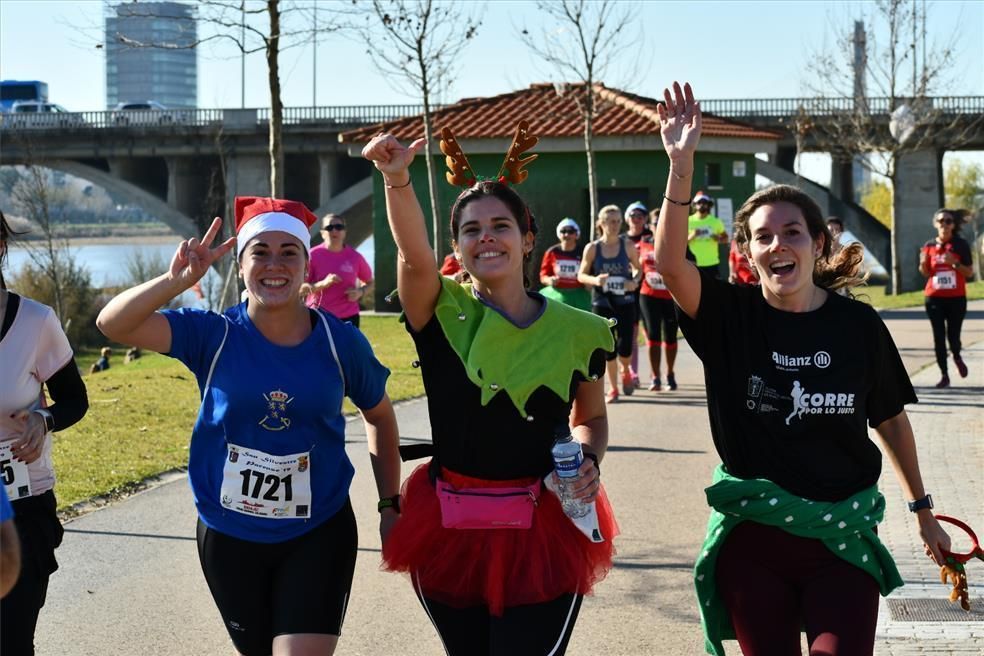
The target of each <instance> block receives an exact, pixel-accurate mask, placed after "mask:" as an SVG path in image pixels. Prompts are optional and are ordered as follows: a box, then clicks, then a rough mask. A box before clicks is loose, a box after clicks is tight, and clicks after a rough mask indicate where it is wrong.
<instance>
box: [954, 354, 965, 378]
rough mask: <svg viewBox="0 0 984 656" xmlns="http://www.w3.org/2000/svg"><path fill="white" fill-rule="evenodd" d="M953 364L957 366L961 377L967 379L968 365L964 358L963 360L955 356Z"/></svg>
mask: <svg viewBox="0 0 984 656" xmlns="http://www.w3.org/2000/svg"><path fill="white" fill-rule="evenodd" d="M953 362H954V363H955V364H956V365H957V371H958V372H959V373H960V377H961V378H966V377H967V365H966V364H965V363H964V361H963V358H961V357H960V355H954V356H953Z"/></svg>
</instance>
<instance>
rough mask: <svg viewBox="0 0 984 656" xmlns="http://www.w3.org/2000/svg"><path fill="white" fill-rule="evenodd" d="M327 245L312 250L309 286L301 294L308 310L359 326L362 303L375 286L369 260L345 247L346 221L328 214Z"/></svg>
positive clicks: (324, 230) (325, 221) (325, 220)
mask: <svg viewBox="0 0 984 656" xmlns="http://www.w3.org/2000/svg"><path fill="white" fill-rule="evenodd" d="M321 236H322V238H324V242H323V243H321V244H319V245H318V246H315V247H314V248H312V249H311V264H310V266H309V267H308V275H307V283H306V284H305V285H302V286H301V294H305V295H306V296H307V300H306V301H305V303H306V304H307V306H308V307H312V308H313V307H318V306H320V307H322V308H324V309H325V310H327V311H328V312H330V313H332V314H333V315H334V316H336V317H338V318H339V319H341V320H342V321H351V322H352V324H353V325H355V326H356V327H358V325H359V299H360V298H362V296H363V294H364V290H365V288H366V287H367V286H368V285H369V283H371V282H372V269H370V268H369V263H368V262H366V258H364V257H362V255H361V254H360V253H359V252H358V251H357V250H355V249H354V248H352V247H351V246H348V245H347V244H346V243H345V219H344V218H343V217H342V216H340V215H338V214H326V215H325V217H324V218H323V219H322V220H321Z"/></svg>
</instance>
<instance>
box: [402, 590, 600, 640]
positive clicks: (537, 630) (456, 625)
mask: <svg viewBox="0 0 984 656" xmlns="http://www.w3.org/2000/svg"><path fill="white" fill-rule="evenodd" d="M413 589H414V592H416V593H417V599H419V600H420V604H421V605H422V606H423V607H424V611H425V612H426V613H427V616H428V617H429V618H430V620H431V622H432V623H433V624H434V628H435V629H437V633H438V637H440V639H441V642H442V644H443V645H444V651H445V652H447V655H448V656H563V654H564V653H566V652H567V643H568V642H570V639H571V633H572V632H573V631H574V624H575V622H577V614H578V611H580V610H581V600H582V599H584V597H583V595H575V594H566V595H563V596H560V597H557V598H556V599H554V600H552V601H545V602H543V603H540V604H530V605H528V606H507V607H506V609H505V611H504V612H503V614H502V616H501V617H496V616H494V615H490V614H489V610H488V608H487V607H485V606H470V607H468V608H455V607H453V606H448V605H446V604H442V603H440V602H437V601H434V600H433V599H430V598H428V597H424V596H423V595H422V594H421V592H420V586H419V583H418V581H417V578H416V576H414V577H413Z"/></svg>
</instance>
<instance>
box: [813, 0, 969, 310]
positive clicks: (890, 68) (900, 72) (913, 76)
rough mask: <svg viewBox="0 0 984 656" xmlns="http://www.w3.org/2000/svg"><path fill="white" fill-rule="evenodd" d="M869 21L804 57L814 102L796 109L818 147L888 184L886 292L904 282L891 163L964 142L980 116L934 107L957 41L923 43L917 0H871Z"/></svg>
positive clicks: (895, 167)
mask: <svg viewBox="0 0 984 656" xmlns="http://www.w3.org/2000/svg"><path fill="white" fill-rule="evenodd" d="M869 21H870V27H871V28H872V29H870V30H869V32H868V35H867V36H866V35H864V33H861V34H860V35H859V33H858V31H857V28H856V27H851V28H846V27H845V28H844V29H842V30H841V31H839V32H838V33H836V35H835V36H836V46H835V47H834V49H833V50H832V51H830V52H820V53H816V54H814V55H813V56H811V62H812V65H811V66H810V78H809V79H808V80H807V81H806V84H807V87H808V89H809V90H810V93H811V94H813V95H814V96H815V99H814V100H813V101H811V103H810V106H809V107H806V108H804V109H805V112H806V113H807V114H809V115H810V120H809V121H808V122H807V124H808V126H809V135H808V136H809V137H811V138H812V140H813V141H814V143H815V144H816V145H817V147H818V148H819V149H821V150H825V151H827V152H830V154H831V156H832V157H834V158H835V159H839V160H841V161H856V162H858V163H860V164H861V165H862V166H865V167H866V168H868V169H870V170H871V171H873V172H874V173H878V174H879V175H882V176H884V177H886V178H887V179H888V180H889V181H890V183H891V188H892V191H893V194H892V195H893V199H894V200H893V224H892V242H891V243H892V254H891V256H892V265H891V278H892V290H893V292H894V293H900V292H902V291H908V290H907V289H904V287H906V286H909V285H905V284H903V281H904V278H905V276H904V273H903V272H904V269H903V266H904V265H903V261H904V259H905V258H904V257H903V255H904V251H906V250H907V249H906V248H905V245H903V244H902V243H901V240H902V230H901V229H900V227H899V224H898V221H899V217H900V216H901V209H902V208H901V202H902V201H901V199H900V195H899V194H898V193H895V190H896V188H897V183H898V163H899V160H900V158H902V157H903V156H904V155H906V154H908V153H914V152H918V151H922V150H927V149H938V148H941V147H951V148H952V147H955V146H958V145H960V144H961V143H963V142H966V140H967V138H968V137H969V136H970V133H971V131H972V130H974V129H976V127H977V126H976V122H979V120H980V119H979V118H977V119H976V121H975V120H974V119H968V117H967V116H966V115H960V114H959V113H952V112H951V111H950V108H948V107H947V106H946V105H944V104H942V103H937V104H934V101H933V98H932V94H934V93H937V92H939V90H940V89H941V88H942V87H943V86H945V85H946V84H947V83H948V82H949V80H948V74H949V73H950V70H951V68H952V65H953V63H954V56H955V48H954V45H953V44H955V43H957V40H956V39H950V40H949V41H948V42H947V44H946V45H943V46H935V45H934V46H933V47H932V48H927V45H926V40H925V39H926V37H925V32H926V14H925V4H923V11H922V12H920V8H919V5H918V4H917V3H916V2H914V1H913V0H877V2H875V3H874V5H873V11H872V14H871V16H870V18H869ZM879 35H884V41H882V40H881V38H879ZM865 36H866V40H867V44H866V46H867V49H865V43H864V41H865ZM859 49H860V50H859ZM920 50H921V51H922V52H920ZM831 96H839V98H831ZM845 100H846V101H847V102H844V101H845ZM803 124H804V123H800V125H803ZM803 136H806V135H803ZM859 155H860V156H861V157H858V156H859Z"/></svg>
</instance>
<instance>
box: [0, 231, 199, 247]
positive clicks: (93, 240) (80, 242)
mask: <svg viewBox="0 0 984 656" xmlns="http://www.w3.org/2000/svg"><path fill="white" fill-rule="evenodd" d="M29 243H30V244H31V245H33V246H40V245H41V240H31V241H30V242H29ZM135 243H139V244H141V245H148V244H174V246H175V247H177V245H178V244H179V243H181V237H180V236H178V235H173V234H172V235H139V236H138V235H126V236H119V237H112V236H111V237H77V238H74V239H69V240H68V245H69V247H74V246H112V245H119V244H135ZM9 246H10V248H11V249H16V248H18V247H21V248H23V243H21V244H18V243H17V242H16V241H11V242H10V244H9Z"/></svg>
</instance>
